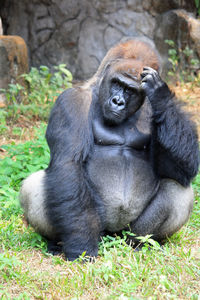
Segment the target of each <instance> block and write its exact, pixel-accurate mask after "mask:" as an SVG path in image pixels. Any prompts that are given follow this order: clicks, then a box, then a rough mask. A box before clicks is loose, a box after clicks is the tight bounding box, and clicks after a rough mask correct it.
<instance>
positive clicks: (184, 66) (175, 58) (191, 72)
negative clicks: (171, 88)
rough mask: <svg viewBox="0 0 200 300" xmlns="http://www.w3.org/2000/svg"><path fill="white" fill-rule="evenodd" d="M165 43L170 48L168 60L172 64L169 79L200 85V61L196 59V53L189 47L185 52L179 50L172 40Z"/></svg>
mask: <svg viewBox="0 0 200 300" xmlns="http://www.w3.org/2000/svg"><path fill="white" fill-rule="evenodd" d="M165 43H166V44H168V45H169V47H170V48H169V50H168V55H169V58H168V60H169V62H170V64H171V69H170V70H169V71H168V75H169V77H170V78H171V79H173V78H176V79H178V80H180V81H185V82H187V81H189V82H196V83H197V85H200V74H198V68H199V65H200V61H199V59H197V58H195V56H194V51H193V50H192V49H190V48H189V47H188V46H186V47H185V48H184V49H183V50H182V49H178V48H177V47H176V45H175V43H174V41H172V40H165Z"/></svg>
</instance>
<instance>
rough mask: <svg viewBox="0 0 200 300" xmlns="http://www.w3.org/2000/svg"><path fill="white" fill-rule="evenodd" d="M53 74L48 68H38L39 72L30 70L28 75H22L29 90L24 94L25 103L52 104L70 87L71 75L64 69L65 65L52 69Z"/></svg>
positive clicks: (33, 69)
mask: <svg viewBox="0 0 200 300" xmlns="http://www.w3.org/2000/svg"><path fill="white" fill-rule="evenodd" d="M54 69H55V71H56V72H54V73H53V74H52V73H50V71H49V68H48V67H46V66H40V68H39V70H38V69H36V68H31V71H30V73H29V74H24V75H22V76H23V77H24V79H25V80H26V82H28V85H29V90H28V92H27V91H26V92H25V93H24V94H25V96H27V102H29V103H30V102H31V103H38V104H45V103H49V102H52V101H53V100H54V99H55V97H57V96H58V95H59V94H60V93H61V92H62V91H63V89H66V88H68V87H70V86H71V81H72V75H71V73H70V72H69V71H68V70H67V69H66V65H65V64H61V65H59V66H55V67H54Z"/></svg>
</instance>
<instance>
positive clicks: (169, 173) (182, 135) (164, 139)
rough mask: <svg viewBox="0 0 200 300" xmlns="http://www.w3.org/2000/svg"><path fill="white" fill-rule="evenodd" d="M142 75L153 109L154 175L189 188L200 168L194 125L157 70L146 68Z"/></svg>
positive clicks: (152, 152) (152, 150)
mask: <svg viewBox="0 0 200 300" xmlns="http://www.w3.org/2000/svg"><path fill="white" fill-rule="evenodd" d="M141 76H142V78H143V79H142V84H141V85H142V88H143V89H144V91H145V93H146V95H147V97H148V99H149V101H150V103H151V106H152V110H153V120H152V144H151V155H152V161H153V166H154V169H155V172H156V173H157V174H158V175H159V176H160V177H161V178H172V179H175V180H176V181H178V182H179V183H180V184H182V185H183V186H188V185H189V183H190V181H191V179H192V178H193V177H194V176H195V175H196V174H197V172H198V165H199V150H198V138H197V133H196V130H195V126H194V124H193V122H192V121H191V120H189V118H188V117H187V115H186V114H185V113H184V112H183V111H182V110H181V109H180V107H179V106H178V104H176V103H175V101H174V98H175V96H174V95H173V93H172V92H171V91H170V90H169V88H168V86H167V84H166V83H165V82H163V81H162V79H161V78H160V76H159V75H158V73H157V72H156V71H155V70H153V69H152V68H144V71H143V73H142V74H141Z"/></svg>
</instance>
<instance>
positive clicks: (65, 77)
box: [0, 64, 72, 135]
mask: <svg viewBox="0 0 200 300" xmlns="http://www.w3.org/2000/svg"><path fill="white" fill-rule="evenodd" d="M21 76H22V77H23V78H24V80H25V82H26V85H25V87H23V86H21V85H19V84H18V83H17V84H9V86H8V89H0V91H1V92H3V93H4V94H5V96H6V99H7V104H6V107H3V108H0V117H1V120H2V122H1V124H0V135H3V134H5V133H6V132H7V131H8V126H7V125H11V124H14V123H16V121H17V120H18V119H19V118H20V117H22V116H25V118H27V119H30V120H33V119H34V120H44V121H47V119H48V116H49V111H50V109H51V107H52V105H53V103H54V101H55V99H56V98H57V97H58V95H59V94H60V93H61V92H63V91H64V90H65V89H67V88H69V87H71V81H72V75H71V73H70V71H68V70H67V69H66V65H65V64H60V65H59V66H55V67H54V72H53V73H51V72H50V69H49V68H48V67H46V66H40V68H39V69H37V68H31V71H30V72H29V73H28V74H23V75H21Z"/></svg>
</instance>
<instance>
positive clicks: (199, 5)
mask: <svg viewBox="0 0 200 300" xmlns="http://www.w3.org/2000/svg"><path fill="white" fill-rule="evenodd" d="M194 2H195V5H196V9H197V16H200V0H194Z"/></svg>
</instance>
